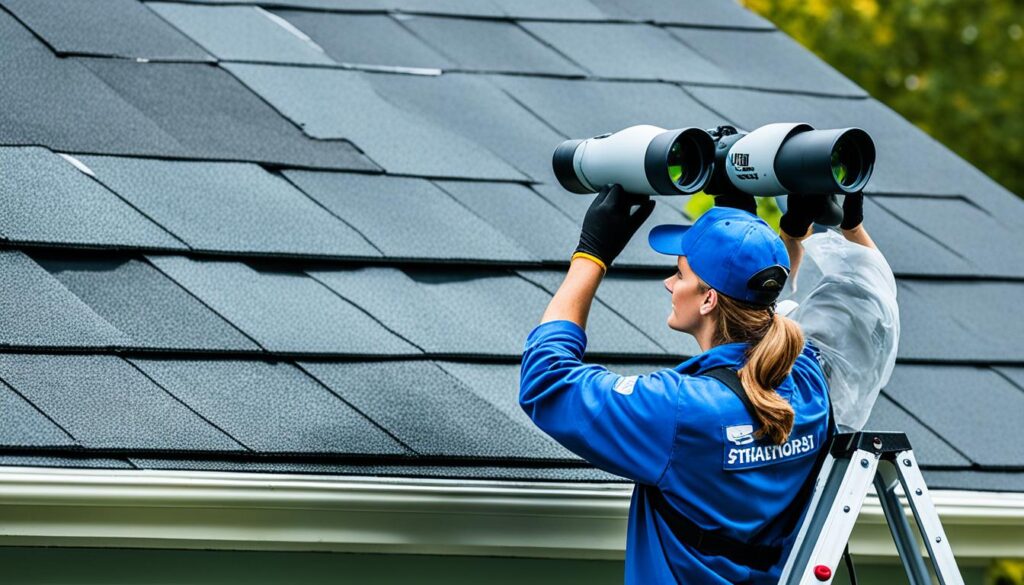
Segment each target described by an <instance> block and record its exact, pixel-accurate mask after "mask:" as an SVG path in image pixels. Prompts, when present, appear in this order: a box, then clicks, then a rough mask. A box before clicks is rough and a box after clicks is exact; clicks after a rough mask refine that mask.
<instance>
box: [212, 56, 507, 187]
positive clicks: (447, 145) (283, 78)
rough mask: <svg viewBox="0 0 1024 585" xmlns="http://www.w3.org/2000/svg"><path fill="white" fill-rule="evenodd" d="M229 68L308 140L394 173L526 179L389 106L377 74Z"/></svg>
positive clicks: (472, 145) (477, 149)
mask: <svg viewBox="0 0 1024 585" xmlns="http://www.w3.org/2000/svg"><path fill="white" fill-rule="evenodd" d="M225 67H226V68H227V69H228V70H229V71H231V72H232V73H233V74H234V75H236V76H238V78H239V79H241V80H242V81H243V82H244V83H245V84H246V85H248V86H249V87H250V88H251V89H252V90H253V91H255V92H256V93H257V94H259V95H260V96H262V97H263V98H264V99H266V100H267V101H268V102H270V103H271V104H273V105H274V107H275V108H277V109H278V110H279V111H280V112H282V113H283V114H284V115H285V116H287V117H288V118H289V119H291V120H292V121H293V122H295V123H296V124H297V125H298V126H300V127H301V128H302V129H303V131H304V132H305V133H306V134H308V135H309V136H312V137H314V138H320V139H341V138H344V139H348V140H351V141H352V142H354V143H355V144H357V145H358V146H359V147H360V148H361V149H363V151H364V152H366V153H367V154H368V155H369V156H370V157H371V158H372V159H373V160H374V161H375V162H376V163H378V164H380V165H381V166H383V167H384V168H385V169H386V170H387V171H388V172H392V173H403V174H404V173H408V174H416V175H427V176H441V177H460V176H466V177H473V178H494V179H514V180H519V179H522V178H523V175H522V174H520V173H519V172H517V171H516V170H515V169H513V168H512V167H510V166H509V165H508V164H506V163H504V162H502V161H501V160H500V159H499V158H498V157H497V156H495V155H494V154H492V153H490V152H487V151H486V150H484V149H482V148H480V146H479V144H477V143H475V142H473V141H472V139H467V138H464V137H462V136H460V135H458V134H456V133H454V132H452V130H450V129H448V128H445V127H444V126H442V125H440V124H435V123H432V122H430V121H428V120H426V119H424V117H423V116H422V115H421V114H417V113H415V112H411V111H408V110H407V109H404V108H401V107H398V106H395V105H394V104H392V103H389V102H388V101H386V100H384V99H383V97H381V96H380V95H379V94H378V93H377V91H376V90H375V89H374V86H373V83H372V81H373V80H372V76H373V75H375V74H370V73H364V72H358V71H341V70H336V69H311V68H298V67H272V66H268V65H245V64H228V65H226V66H225ZM377 75H380V74H377Z"/></svg>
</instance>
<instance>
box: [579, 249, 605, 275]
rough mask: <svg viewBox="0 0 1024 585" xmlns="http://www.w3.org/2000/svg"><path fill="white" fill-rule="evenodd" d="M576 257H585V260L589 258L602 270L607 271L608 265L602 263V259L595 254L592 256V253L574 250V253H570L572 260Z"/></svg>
mask: <svg viewBox="0 0 1024 585" xmlns="http://www.w3.org/2000/svg"><path fill="white" fill-rule="evenodd" d="M577 258H586V259H587V260H590V261H591V262H593V263H594V264H597V265H598V266H600V267H601V270H602V271H603V272H608V266H607V265H606V264H605V263H604V261H603V260H601V259H600V258H598V257H597V256H594V255H593V254H587V253H586V252H576V253H575V254H573V255H572V260H575V259H577Z"/></svg>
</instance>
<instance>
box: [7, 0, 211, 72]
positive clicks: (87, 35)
mask: <svg viewBox="0 0 1024 585" xmlns="http://www.w3.org/2000/svg"><path fill="white" fill-rule="evenodd" d="M0 4H2V5H3V6H4V7H5V8H7V9H8V10H10V11H11V12H12V13H14V15H15V16H17V17H18V18H19V19H20V20H21V21H22V22H24V23H25V24H26V25H27V26H28V27H29V28H31V29H32V31H33V32H35V33H36V34H37V35H39V36H40V37H42V38H43V39H45V40H46V43H47V44H49V45H50V46H51V47H53V48H54V50H55V51H57V52H58V53H63V54H69V53H70V54H80V55H81V54H89V55H103V56H108V57H127V58H131V59H152V60H174V61H213V58H212V57H210V56H209V55H207V54H206V52H205V51H203V50H202V49H201V48H199V46H197V45H196V44H195V43H193V42H192V41H190V40H189V39H188V37H186V36H185V35H183V34H181V33H180V32H178V31H177V30H176V29H175V28H174V27H172V26H170V25H169V24H167V23H166V22H165V21H164V20H163V19H161V18H160V17H159V16H157V15H155V14H153V12H152V11H150V10H149V9H148V8H146V6H145V5H143V4H142V3H141V2H138V1H137V0H90V1H89V2H80V1H79V0H0Z"/></svg>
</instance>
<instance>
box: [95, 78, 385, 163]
mask: <svg viewBox="0 0 1024 585" xmlns="http://www.w3.org/2000/svg"><path fill="white" fill-rule="evenodd" d="M80 62H82V63H84V64H86V66H87V67H88V68H89V69H90V70H91V71H92V72H93V73H95V74H96V75H97V76H99V77H100V78H101V79H103V81H104V82H106V83H107V84H108V85H109V86H110V87H112V88H113V89H114V90H115V91H116V92H117V93H118V94H119V95H120V96H121V97H122V98H124V99H125V100H126V101H128V102H129V103H131V104H132V105H133V106H135V107H136V108H137V109H138V110H139V111H141V112H143V113H144V114H145V115H146V116H148V117H150V118H151V119H153V120H154V121H156V123H157V124H159V126H160V128H161V129H162V130H163V131H164V132H166V133H167V134H170V135H172V136H174V138H175V140H177V141H178V142H179V143H180V144H181V145H182V146H181V149H180V151H183V152H185V153H187V154H188V157H189V158H209V159H218V160H242V161H251V162H268V163H281V164H291V165H298V166H305V167H323V168H335V169H349V170H376V169H377V167H376V166H375V165H374V164H373V163H371V162H370V161H369V160H367V159H366V157H364V156H363V155H361V154H360V153H359V152H358V151H357V150H356V149H355V148H353V146H352V145H351V144H348V143H346V142H343V141H314V140H310V139H309V138H308V137H305V136H303V134H302V132H300V131H299V130H298V129H297V128H295V127H294V126H293V125H292V124H289V123H288V121H287V120H285V119H284V118H282V117H281V116H280V114H278V113H277V112H276V111H274V109H273V108H271V107H270V106H269V105H267V103H266V102H265V101H263V100H261V99H260V98H259V96H256V95H253V93H252V92H251V91H249V90H248V89H246V87H245V86H244V85H242V84H241V83H240V82H239V81H238V80H237V79H235V78H233V77H232V76H231V75H230V74H228V73H227V72H225V71H224V70H222V69H220V68H219V67H211V66H209V65H197V64H187V63H186V64H179V63H135V62H132V61H125V60H117V59H82V60H80ZM111 122H113V123H115V124H116V123H118V122H119V121H118V120H116V119H114V120H111ZM80 151H81V152H91V153H97V152H102V153H110V154H144V152H142V151H140V150H139V149H136V148H135V147H134V146H133V145H132V144H131V143H130V142H129V143H126V144H123V145H120V146H119V147H118V148H113V149H102V150H98V149H96V148H82V149H81V150H80Z"/></svg>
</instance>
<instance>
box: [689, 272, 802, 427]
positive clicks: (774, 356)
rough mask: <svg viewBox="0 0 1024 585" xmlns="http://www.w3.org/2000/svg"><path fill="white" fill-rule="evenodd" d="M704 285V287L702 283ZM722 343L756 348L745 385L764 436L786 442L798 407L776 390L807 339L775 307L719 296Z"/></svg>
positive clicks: (750, 355)
mask: <svg viewBox="0 0 1024 585" xmlns="http://www.w3.org/2000/svg"><path fill="white" fill-rule="evenodd" d="M702 284H703V283H702ZM715 337H716V339H715V342H716V345H717V344H722V343H732V342H736V341H744V342H748V343H750V344H751V346H750V349H748V350H747V363H746V364H745V365H744V366H743V367H742V368H740V371H739V377H740V382H742V383H743V389H744V390H745V391H746V393H747V398H748V399H750V403H751V405H753V407H754V411H755V412H756V414H757V418H758V422H760V423H761V428H760V429H759V430H758V431H757V434H756V436H757V437H758V438H761V437H765V436H767V437H768V438H769V439H770V440H771V441H772V442H773V443H775V444H776V445H781V444H782V443H785V442H786V440H787V439H788V438H789V433H790V432H792V430H793V407H792V406H790V404H789V402H787V401H786V399H785V398H783V397H781V396H779V394H778V392H776V391H775V388H777V387H778V386H779V385H780V384H782V382H783V380H785V379H786V376H788V375H789V372H790V370H792V369H793V364H794V363H796V358H797V357H799V356H800V352H801V351H803V347H804V335H803V332H802V331H801V330H800V326H799V325H798V324H797V323H796V322H795V321H793V320H791V319H788V318H786V317H783V316H782V315H778V314H776V313H775V312H774V310H772V309H768V308H765V307H759V306H756V305H751V304H748V303H744V302H742V301H737V300H735V299H731V298H729V297H727V296H725V295H723V294H719V295H718V321H717V328H716V335H715Z"/></svg>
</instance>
